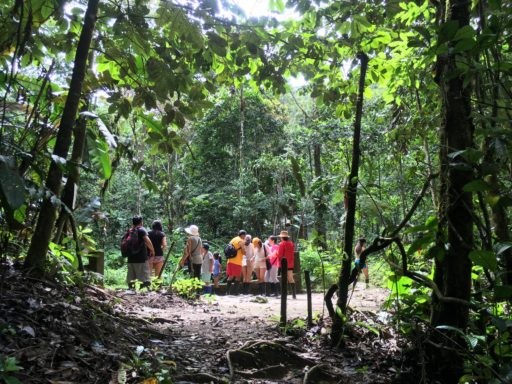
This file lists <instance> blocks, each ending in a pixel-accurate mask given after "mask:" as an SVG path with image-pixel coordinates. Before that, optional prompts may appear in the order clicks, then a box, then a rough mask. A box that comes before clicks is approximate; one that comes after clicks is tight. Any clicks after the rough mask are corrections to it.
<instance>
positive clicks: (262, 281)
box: [126, 216, 369, 298]
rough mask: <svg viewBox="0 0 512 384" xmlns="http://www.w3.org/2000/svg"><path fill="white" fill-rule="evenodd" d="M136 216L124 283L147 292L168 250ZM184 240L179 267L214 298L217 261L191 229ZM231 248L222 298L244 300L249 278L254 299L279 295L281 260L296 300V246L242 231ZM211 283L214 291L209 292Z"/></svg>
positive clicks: (282, 237) (157, 226)
mask: <svg viewBox="0 0 512 384" xmlns="http://www.w3.org/2000/svg"><path fill="white" fill-rule="evenodd" d="M143 224H144V223H143V220H142V217H141V216H135V217H133V218H132V230H136V231H137V234H138V239H139V241H140V242H141V245H142V246H141V247H140V251H139V252H138V253H130V254H129V255H128V272H127V278H126V280H127V283H128V287H129V288H130V289H133V288H134V284H135V282H136V281H140V282H142V283H141V287H149V286H150V284H151V275H152V274H154V276H156V277H160V275H161V270H162V266H163V264H164V251H165V249H166V247H167V239H166V236H165V233H164V232H163V228H162V223H161V222H160V221H159V220H155V221H153V224H152V225H151V230H150V231H149V232H148V231H147V230H146V229H145V228H144V226H143ZM185 232H186V233H187V234H188V238H187V242H186V245H185V248H184V250H183V256H182V258H181V260H180V262H179V264H180V266H181V267H183V266H184V265H188V266H189V272H190V274H191V277H195V278H197V279H200V280H202V281H203V282H204V284H205V286H204V292H205V293H213V289H214V288H217V287H218V285H219V279H220V275H221V270H222V265H221V255H220V253H219V252H214V253H212V252H211V251H210V244H209V243H208V242H203V241H202V240H201V237H200V236H199V228H198V227H197V226H196V225H190V226H189V227H187V228H185ZM365 243H366V240H365V239H363V238H361V239H359V240H358V243H357V244H356V247H355V249H354V251H355V255H356V265H357V266H358V268H359V269H360V271H362V272H363V274H364V276H365V282H366V284H367V285H368V282H369V277H368V268H367V266H366V264H362V263H361V265H359V264H358V262H359V256H360V255H361V253H362V251H363V250H364V249H365ZM230 244H232V245H233V247H234V248H235V250H236V255H235V256H233V257H231V258H228V259H227V265H226V276H227V281H226V283H227V284H226V294H227V295H230V294H235V295H236V294H239V293H243V294H247V293H249V290H250V284H251V282H252V280H253V274H254V275H255V276H256V278H257V284H258V290H257V291H258V293H259V294H261V295H266V296H270V295H274V296H278V295H279V285H280V282H279V280H278V270H279V268H281V261H282V260H283V259H286V261H287V271H282V273H283V274H284V273H286V274H287V281H288V283H289V284H290V285H291V292H292V296H293V298H296V287H295V280H294V276H293V269H294V265H295V246H294V244H293V242H292V240H291V239H290V236H289V234H288V232H287V231H281V233H280V234H279V236H275V235H271V236H269V237H268V238H267V239H266V240H265V241H263V240H261V239H260V238H258V237H254V238H253V237H252V236H251V235H249V234H248V233H247V232H246V231H245V230H243V229H242V230H240V231H239V232H238V235H237V236H235V237H234V238H233V239H231V241H230ZM212 281H213V286H212V284H211V283H212Z"/></svg>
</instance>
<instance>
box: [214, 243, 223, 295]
mask: <svg viewBox="0 0 512 384" xmlns="http://www.w3.org/2000/svg"><path fill="white" fill-rule="evenodd" d="M221 272H222V262H221V259H220V253H219V252H214V253H213V288H214V289H217V288H219V280H220V273H221Z"/></svg>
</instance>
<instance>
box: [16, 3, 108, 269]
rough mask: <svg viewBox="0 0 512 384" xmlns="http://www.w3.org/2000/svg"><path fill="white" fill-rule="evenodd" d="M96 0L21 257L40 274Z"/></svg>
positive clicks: (89, 9) (82, 36)
mask: <svg viewBox="0 0 512 384" xmlns="http://www.w3.org/2000/svg"><path fill="white" fill-rule="evenodd" d="M98 5H99V0H89V3H88V5H87V10H86V12H85V17H84V26H83V28H82V32H81V34H80V39H79V41H78V46H77V49H76V56H75V62H74V67H73V74H72V77H71V83H70V86H69V92H68V97H67V99H66V104H65V106H64V111H63V112H62V119H61V124H60V127H59V131H58V133H57V140H56V142H55V147H54V149H53V157H52V161H51V163H50V169H49V170H48V175H47V177H46V184H45V187H46V191H47V193H46V195H45V198H44V199H43V203H42V206H41V210H40V212H39V217H38V220H37V224H36V228H35V231H34V235H33V236H32V241H31V243H30V247H29V250H28V253H27V258H26V259H25V268H26V269H28V270H30V271H31V272H32V273H33V274H35V275H42V274H44V267H45V263H46V254H47V252H48V245H49V243H50V238H51V234H52V230H53V227H54V224H55V220H56V216H57V206H56V204H57V203H56V201H55V199H56V198H58V197H59V194H60V190H61V182H62V169H61V168H60V166H59V165H58V164H57V162H56V161H58V159H59V158H60V159H66V158H67V156H68V151H69V147H70V145H71V136H72V132H73V126H74V124H75V120H76V114H77V112H78V106H79V102H80V96H81V92H82V84H83V81H84V78H85V72H86V68H87V57H88V53H89V47H90V46H91V41H92V36H93V32H94V26H95V24H96V18H97V13H98Z"/></svg>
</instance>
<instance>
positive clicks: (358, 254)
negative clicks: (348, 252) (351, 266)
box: [354, 237, 370, 288]
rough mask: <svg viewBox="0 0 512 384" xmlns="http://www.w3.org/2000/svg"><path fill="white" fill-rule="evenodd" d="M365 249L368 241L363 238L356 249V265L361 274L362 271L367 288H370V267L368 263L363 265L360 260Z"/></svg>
mask: <svg viewBox="0 0 512 384" xmlns="http://www.w3.org/2000/svg"><path fill="white" fill-rule="evenodd" d="M365 249H366V239H365V238H363V237H362V238H360V239H359V240H357V243H356V246H355V247H354V253H355V255H356V261H355V264H356V267H357V268H358V270H359V271H360V272H361V271H362V272H363V275H364V282H365V283H366V288H368V287H369V286H370V276H369V274H368V265H366V263H362V264H361V260H360V257H361V253H363V251H364V250H365Z"/></svg>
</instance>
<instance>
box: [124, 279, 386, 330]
mask: <svg viewBox="0 0 512 384" xmlns="http://www.w3.org/2000/svg"><path fill="white" fill-rule="evenodd" d="M351 292H352V291H351ZM351 292H349V298H350V301H349V306H350V307H351V308H353V309H356V310H364V311H370V312H378V311H379V310H380V307H381V305H382V303H383V302H384V301H385V300H386V298H387V297H388V295H389V292H388V290H386V289H382V288H376V287H373V288H368V289H366V288H365V287H364V285H363V284H358V285H357V286H356V288H355V289H354V291H353V294H352V295H351ZM143 295H144V296H142V299H141V296H134V297H132V295H126V294H120V295H119V296H121V297H123V298H125V299H127V300H128V301H129V302H131V303H132V304H139V305H135V306H134V307H133V308H132V313H134V314H138V315H139V316H141V317H144V318H147V319H152V318H159V319H167V320H170V321H186V322H187V323H188V324H189V325H190V324H191V323H192V322H198V323H202V322H203V321H204V320H205V319H210V318H211V317H212V316H215V317H222V318H223V319H236V318H239V317H244V318H245V317H248V318H254V319H257V320H261V321H265V322H267V323H270V324H272V323H275V322H276V321H278V320H279V317H280V310H281V299H280V298H276V297H261V296H258V297H257V296H253V295H238V296H213V297H211V298H208V297H204V296H202V297H201V299H200V300H199V301H198V302H197V303H194V304H191V305H186V306H180V308H179V310H178V311H177V310H176V308H174V307H170V308H161V306H160V305H158V304H157V303H156V301H158V300H159V298H160V297H161V295H160V294H158V293H148V294H143ZM323 297H324V295H323V294H322V293H313V294H312V309H313V317H315V315H323V316H326V315H327V311H326V309H325V303H324V300H323ZM261 298H263V300H260V299H261ZM333 299H334V300H336V296H335V297H334V298H333ZM155 304H156V305H155ZM287 304H288V305H287V317H288V319H294V318H306V317H307V297H306V294H305V293H303V294H298V295H297V299H292V298H291V296H289V297H288V301H287Z"/></svg>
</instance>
